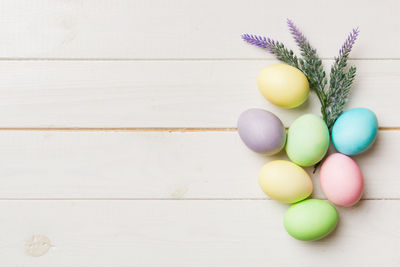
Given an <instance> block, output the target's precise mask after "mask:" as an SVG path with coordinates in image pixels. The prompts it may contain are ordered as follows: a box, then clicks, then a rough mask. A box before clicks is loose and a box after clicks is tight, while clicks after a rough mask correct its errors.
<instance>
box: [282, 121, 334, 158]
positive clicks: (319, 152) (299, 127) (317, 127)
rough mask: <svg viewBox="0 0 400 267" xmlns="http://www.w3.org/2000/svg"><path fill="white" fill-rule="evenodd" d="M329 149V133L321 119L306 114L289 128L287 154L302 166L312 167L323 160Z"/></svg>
mask: <svg viewBox="0 0 400 267" xmlns="http://www.w3.org/2000/svg"><path fill="white" fill-rule="evenodd" d="M328 147H329V131H328V127H327V126H326V124H325V122H324V121H323V120H322V119H321V117H319V116H317V115H314V114H305V115H303V116H301V117H299V118H297V119H296V120H295V121H294V122H293V123H292V125H291V126H290V127H289V131H288V136H287V143H286V153H287V155H288V157H289V158H290V160H291V161H293V162H294V163H296V164H298V165H300V166H312V165H314V164H316V163H318V162H319V161H320V160H322V159H323V157H324V156H325V154H326V152H327V151H328Z"/></svg>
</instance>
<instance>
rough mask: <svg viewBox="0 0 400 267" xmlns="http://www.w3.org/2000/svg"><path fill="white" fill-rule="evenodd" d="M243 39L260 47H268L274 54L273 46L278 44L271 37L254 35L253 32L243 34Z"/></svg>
mask: <svg viewBox="0 0 400 267" xmlns="http://www.w3.org/2000/svg"><path fill="white" fill-rule="evenodd" d="M242 39H243V40H244V41H246V42H248V43H249V44H252V45H255V46H258V47H260V48H263V49H266V50H268V52H270V53H271V54H274V49H273V47H274V46H275V45H276V44H275V41H274V40H272V39H270V38H266V37H262V36H257V35H252V34H243V35H242Z"/></svg>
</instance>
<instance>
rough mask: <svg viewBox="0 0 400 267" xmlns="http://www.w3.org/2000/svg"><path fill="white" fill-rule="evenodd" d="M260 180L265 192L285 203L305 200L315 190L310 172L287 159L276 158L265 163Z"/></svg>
mask: <svg viewBox="0 0 400 267" xmlns="http://www.w3.org/2000/svg"><path fill="white" fill-rule="evenodd" d="M258 182H259V184H260V186H261V189H262V190H263V191H264V193H265V194H267V195H268V196H269V197H270V198H272V199H274V200H277V201H280V202H284V203H295V202H298V201H300V200H303V199H305V198H307V197H308V196H309V195H310V194H311V192H312V190H313V185H312V181H311V179H310V176H309V175H308V173H307V172H306V171H305V170H303V168H301V167H299V166H297V165H296V164H294V163H292V162H290V161H287V160H274V161H270V162H268V163H267V164H265V165H264V166H263V167H262V168H261V171H260V174H259V176H258Z"/></svg>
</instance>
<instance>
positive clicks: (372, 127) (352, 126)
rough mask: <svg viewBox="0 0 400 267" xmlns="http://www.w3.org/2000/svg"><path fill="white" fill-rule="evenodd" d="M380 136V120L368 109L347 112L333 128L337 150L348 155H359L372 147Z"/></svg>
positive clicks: (334, 143) (333, 138) (333, 139)
mask: <svg viewBox="0 0 400 267" xmlns="http://www.w3.org/2000/svg"><path fill="white" fill-rule="evenodd" d="M377 134H378V120H377V119H376V116H375V114H374V113H373V112H372V111H371V110H369V109H367V108H353V109H350V110H347V111H346V112H344V113H343V114H342V115H340V116H339V118H338V119H337V120H336V122H335V124H334V125H333V128H332V142H333V145H334V146H335V148H336V150H337V151H339V152H340V153H343V154H346V155H357V154H360V153H362V152H364V151H366V150H367V149H368V148H370V147H371V146H372V144H373V143H374V142H375V139H376V135H377Z"/></svg>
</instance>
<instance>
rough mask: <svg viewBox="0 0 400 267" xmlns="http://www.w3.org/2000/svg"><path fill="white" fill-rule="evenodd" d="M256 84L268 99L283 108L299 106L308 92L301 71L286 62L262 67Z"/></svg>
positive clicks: (307, 86)
mask: <svg viewBox="0 0 400 267" xmlns="http://www.w3.org/2000/svg"><path fill="white" fill-rule="evenodd" d="M257 85H258V88H259V89H260V92H261V94H262V95H263V96H264V97H265V98H266V99H267V100H268V101H270V102H271V103H272V104H274V105H277V106H279V107H283V108H294V107H297V106H300V105H301V104H303V103H304V101H306V99H307V97H308V93H309V92H310V87H309V84H308V80H307V77H306V76H305V75H304V74H303V72H302V71H300V70H299V69H297V68H295V67H292V66H289V65H286V64H275V65H271V66H269V67H267V68H265V69H263V70H262V71H261V72H260V74H259V75H258V78H257Z"/></svg>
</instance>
